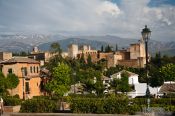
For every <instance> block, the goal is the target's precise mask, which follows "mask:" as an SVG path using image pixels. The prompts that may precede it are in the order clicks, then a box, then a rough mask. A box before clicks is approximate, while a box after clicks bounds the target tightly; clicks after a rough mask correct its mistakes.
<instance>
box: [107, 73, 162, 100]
mask: <svg viewBox="0 0 175 116" xmlns="http://www.w3.org/2000/svg"><path fill="white" fill-rule="evenodd" d="M124 72H126V73H128V78H129V79H128V81H129V82H128V83H129V84H130V85H133V88H134V90H133V91H131V92H128V93H127V94H128V96H129V97H131V98H135V97H137V96H145V94H146V89H147V84H146V83H139V81H138V76H139V75H138V74H135V73H132V72H129V71H125V70H122V71H120V72H118V73H115V74H113V75H111V76H110V77H111V81H112V80H113V79H115V78H117V79H121V78H122V76H121V75H122V73H124ZM149 90H150V93H151V94H152V95H157V94H158V92H159V90H160V87H158V88H152V87H150V86H149Z"/></svg>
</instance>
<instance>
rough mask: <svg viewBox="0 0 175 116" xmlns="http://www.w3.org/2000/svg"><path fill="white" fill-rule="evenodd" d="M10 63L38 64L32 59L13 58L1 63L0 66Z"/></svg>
mask: <svg viewBox="0 0 175 116" xmlns="http://www.w3.org/2000/svg"><path fill="white" fill-rule="evenodd" d="M11 63H35V64H39V62H38V61H36V60H34V59H30V58H27V57H13V58H11V59H9V60H6V61H2V62H1V64H11Z"/></svg>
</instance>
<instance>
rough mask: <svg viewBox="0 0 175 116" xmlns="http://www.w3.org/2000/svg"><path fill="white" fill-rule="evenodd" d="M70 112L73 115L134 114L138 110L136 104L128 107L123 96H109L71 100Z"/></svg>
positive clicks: (127, 100) (127, 101) (127, 102)
mask: <svg viewBox="0 0 175 116" xmlns="http://www.w3.org/2000/svg"><path fill="white" fill-rule="evenodd" d="M71 110H72V111H73V112H74V113H97V114H130V113H131V114H134V113H135V112H136V111H138V110H140V108H138V106H137V105H136V104H135V105H129V99H128V98H127V97H125V96H123V97H115V96H109V97H106V98H86V97H84V98H80V97H76V98H72V102H71Z"/></svg>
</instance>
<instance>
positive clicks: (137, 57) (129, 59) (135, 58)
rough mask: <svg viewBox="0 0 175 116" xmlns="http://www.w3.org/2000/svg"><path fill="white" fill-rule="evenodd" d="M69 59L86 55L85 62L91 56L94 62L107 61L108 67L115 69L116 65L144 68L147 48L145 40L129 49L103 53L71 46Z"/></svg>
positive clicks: (89, 47)
mask: <svg viewBox="0 0 175 116" xmlns="http://www.w3.org/2000/svg"><path fill="white" fill-rule="evenodd" d="M67 54H68V57H70V58H75V59H78V58H80V57H81V56H82V55H84V58H85V60H87V58H88V56H89V55H90V56H91V59H92V62H94V63H96V62H98V61H99V60H102V59H105V60H106V61H107V62H106V67H107V68H109V67H115V66H116V65H123V66H127V67H135V68H143V67H144V66H145V64H146V58H145V46H144V42H143V40H140V41H139V42H138V43H135V44H131V45H130V47H129V48H127V49H122V50H118V51H113V52H102V51H98V50H93V49H91V46H89V45H83V46H82V47H80V49H79V46H78V45H76V44H71V45H69V48H68V53H67Z"/></svg>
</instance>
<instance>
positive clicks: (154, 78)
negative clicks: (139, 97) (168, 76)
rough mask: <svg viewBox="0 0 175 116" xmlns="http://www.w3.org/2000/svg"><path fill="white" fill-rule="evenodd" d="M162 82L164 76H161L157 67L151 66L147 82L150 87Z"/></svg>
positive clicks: (159, 84)
mask: <svg viewBox="0 0 175 116" xmlns="http://www.w3.org/2000/svg"><path fill="white" fill-rule="evenodd" d="M163 83H164V77H163V76H162V74H161V72H160V71H159V68H157V67H155V66H151V70H150V72H149V84H150V86H151V87H159V86H161V85H162V84H163Z"/></svg>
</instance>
